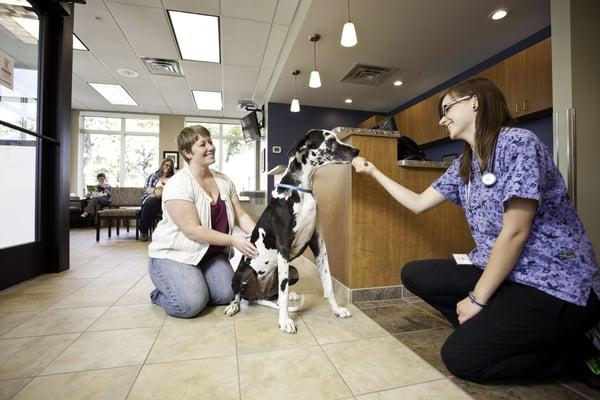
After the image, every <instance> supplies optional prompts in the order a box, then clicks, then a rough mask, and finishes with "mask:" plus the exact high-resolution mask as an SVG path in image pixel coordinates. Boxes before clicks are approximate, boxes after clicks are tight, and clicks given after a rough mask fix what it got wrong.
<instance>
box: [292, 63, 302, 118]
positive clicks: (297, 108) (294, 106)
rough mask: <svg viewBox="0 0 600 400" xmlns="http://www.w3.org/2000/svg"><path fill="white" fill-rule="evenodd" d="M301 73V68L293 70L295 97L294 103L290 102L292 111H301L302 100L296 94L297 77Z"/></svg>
mask: <svg viewBox="0 0 600 400" xmlns="http://www.w3.org/2000/svg"><path fill="white" fill-rule="evenodd" d="M298 74H300V70H297V69H295V70H293V71H292V75H294V98H293V99H292V104H290V111H291V112H300V101H298V96H296V77H297V76H298Z"/></svg>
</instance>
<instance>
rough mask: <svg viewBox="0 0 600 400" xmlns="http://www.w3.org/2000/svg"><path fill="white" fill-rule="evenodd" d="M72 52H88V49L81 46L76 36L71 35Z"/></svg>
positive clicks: (81, 43) (83, 45)
mask: <svg viewBox="0 0 600 400" xmlns="http://www.w3.org/2000/svg"><path fill="white" fill-rule="evenodd" d="M73 50H88V51H89V49H88V48H87V47H86V46H85V44H83V42H82V41H81V40H79V38H78V37H77V35H76V34H73Z"/></svg>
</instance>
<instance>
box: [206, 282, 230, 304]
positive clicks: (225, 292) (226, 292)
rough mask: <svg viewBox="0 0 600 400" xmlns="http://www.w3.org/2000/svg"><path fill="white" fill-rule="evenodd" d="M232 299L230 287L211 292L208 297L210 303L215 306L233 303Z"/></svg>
mask: <svg viewBox="0 0 600 400" xmlns="http://www.w3.org/2000/svg"><path fill="white" fill-rule="evenodd" d="M213 289H214V288H213ZM234 297H235V295H234V293H233V289H232V288H231V285H227V286H223V287H221V288H219V290H213V293H211V296H210V302H211V303H212V304H217V305H223V304H229V303H231V302H232V301H233V298H234Z"/></svg>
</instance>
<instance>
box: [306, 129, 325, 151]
mask: <svg viewBox="0 0 600 400" xmlns="http://www.w3.org/2000/svg"><path fill="white" fill-rule="evenodd" d="M306 138H308V142H307V143H306V146H307V147H309V148H311V149H316V148H317V147H319V146H320V145H321V143H323V140H325V131H323V130H322V129H311V130H310V131H308V133H307V134H306Z"/></svg>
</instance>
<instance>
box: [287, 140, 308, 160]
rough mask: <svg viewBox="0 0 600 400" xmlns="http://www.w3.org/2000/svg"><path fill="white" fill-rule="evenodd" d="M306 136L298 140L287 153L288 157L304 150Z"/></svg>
mask: <svg viewBox="0 0 600 400" xmlns="http://www.w3.org/2000/svg"><path fill="white" fill-rule="evenodd" d="M306 141H307V138H306V136H303V137H302V139H300V140H298V141H297V142H296V143H295V144H294V145H293V146H292V148H291V149H290V151H288V157H293V156H294V155H295V154H296V153H297V152H299V151H301V150H303V149H305V148H306Z"/></svg>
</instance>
